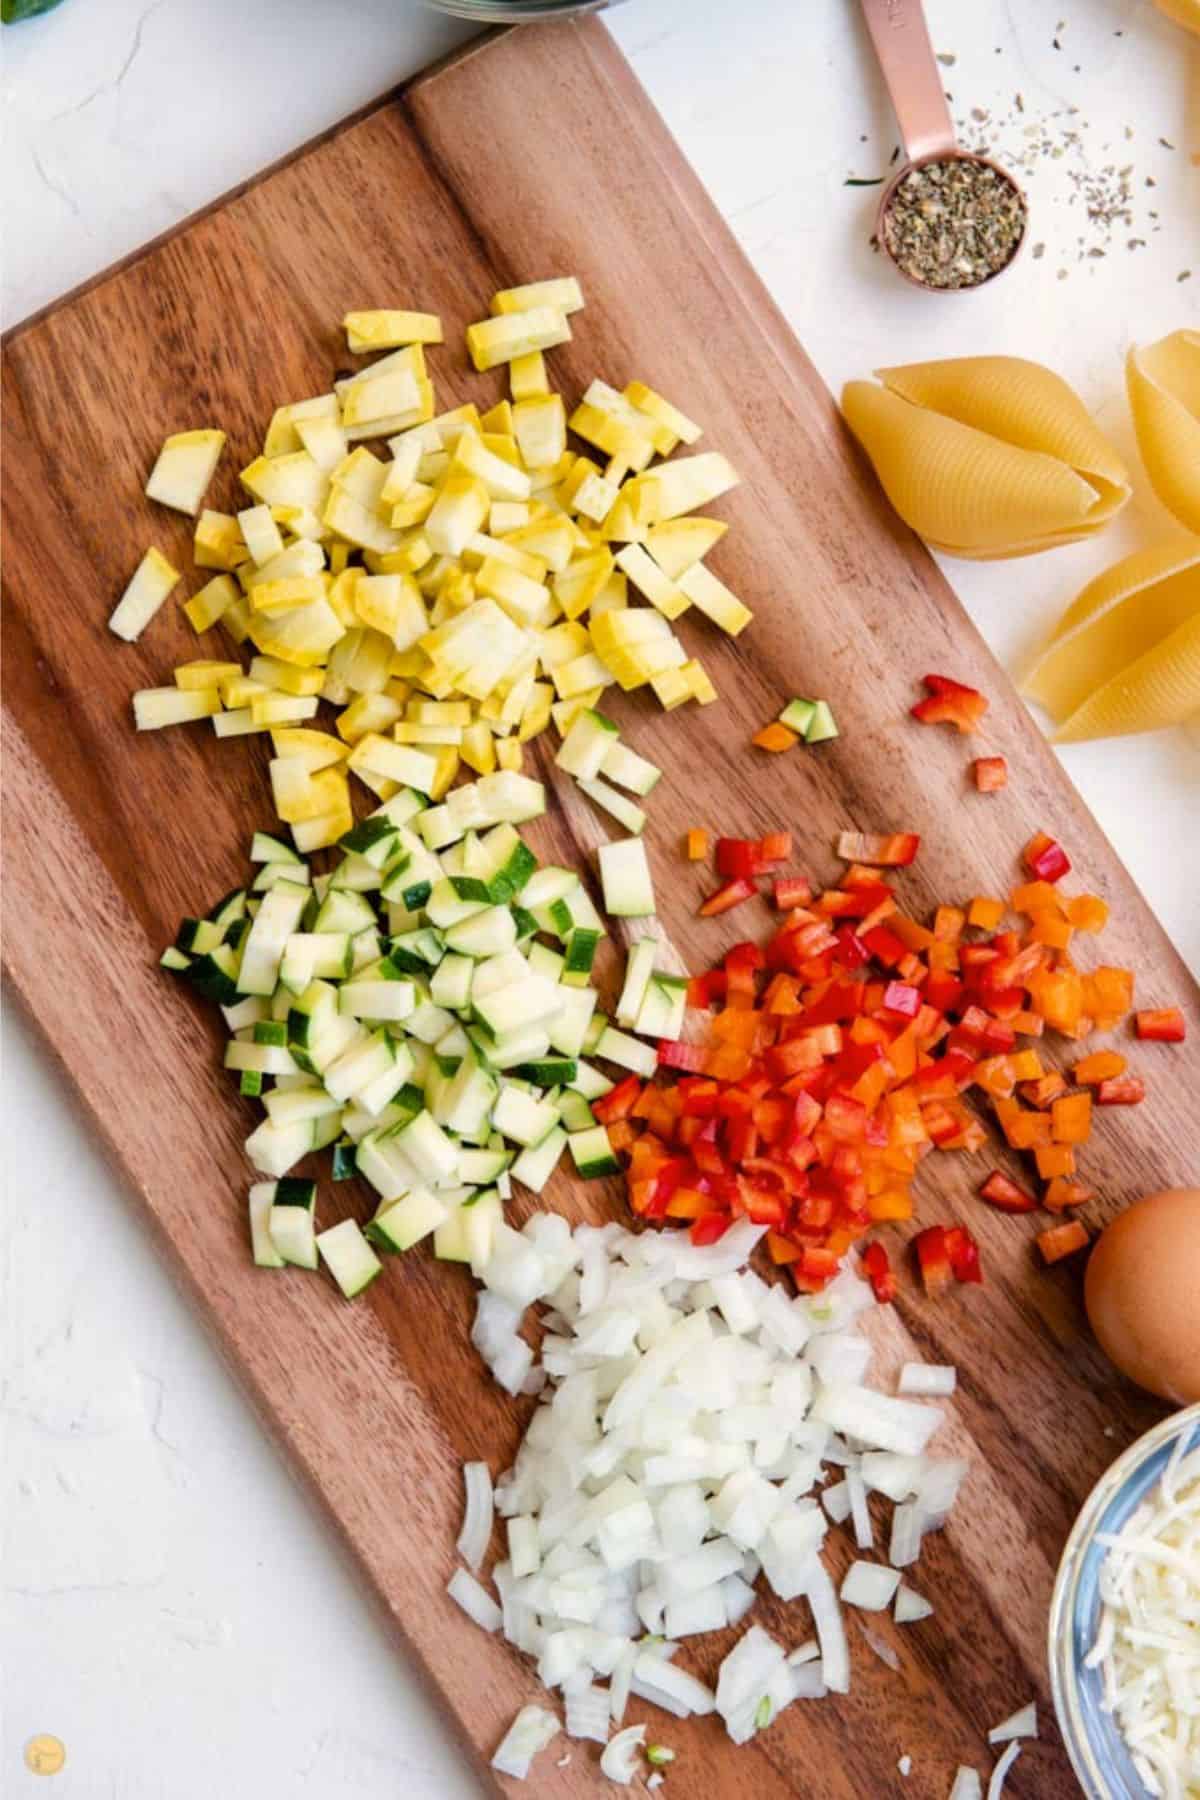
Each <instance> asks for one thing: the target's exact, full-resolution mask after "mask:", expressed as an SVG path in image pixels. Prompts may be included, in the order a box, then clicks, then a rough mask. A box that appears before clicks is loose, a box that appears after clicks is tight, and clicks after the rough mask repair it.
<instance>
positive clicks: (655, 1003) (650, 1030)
mask: <svg viewBox="0 0 1200 1800" xmlns="http://www.w3.org/2000/svg"><path fill="white" fill-rule="evenodd" d="M687 987H688V984H687V982H686V981H684V980H681V979H680V978H679V977H678V976H676V975H653V976H651V978H650V985H649V987H648V988H647V989H646V993H645V995H644V997H643V1000H642V1004H641V1007H640V1008H639V1010H638V1016H637V1022H636V1024H635V1025H634V1030H635V1031H639V1032H641V1034H642V1036H643V1037H653V1038H671V1039H674V1038H677V1037H678V1036H679V1033H680V1032H681V1031H682V1029H683V1021H684V1018H685V1016H686V1013H687Z"/></svg>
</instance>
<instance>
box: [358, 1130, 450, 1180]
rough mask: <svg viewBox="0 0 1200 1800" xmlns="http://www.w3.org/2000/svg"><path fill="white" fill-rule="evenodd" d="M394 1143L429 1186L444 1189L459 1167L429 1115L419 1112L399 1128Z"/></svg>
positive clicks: (448, 1144)
mask: <svg viewBox="0 0 1200 1800" xmlns="http://www.w3.org/2000/svg"><path fill="white" fill-rule="evenodd" d="M395 1142H396V1145H397V1148H398V1149H399V1150H400V1151H401V1153H402V1154H403V1155H404V1156H405V1157H407V1158H408V1160H409V1161H410V1162H411V1163H412V1165H413V1167H414V1168H415V1169H416V1170H417V1171H418V1174H419V1175H420V1178H421V1180H422V1181H425V1182H428V1183H429V1185H430V1186H431V1187H440V1186H444V1185H445V1184H446V1183H448V1182H449V1181H451V1180H452V1179H453V1176H454V1173H455V1171H456V1169H457V1167H458V1153H457V1151H456V1150H455V1148H454V1145H453V1143H452V1142H451V1140H450V1139H449V1138H448V1137H447V1136H446V1134H445V1132H444V1131H443V1130H442V1128H441V1126H440V1125H439V1124H438V1122H437V1120H436V1119H435V1118H434V1116H433V1114H432V1113H428V1112H423V1113H418V1114H417V1116H416V1118H415V1119H412V1120H411V1121H410V1122H409V1123H408V1124H407V1125H402V1126H401V1127H400V1130H399V1131H398V1132H397V1133H396V1137H395ZM360 1160H361V1159H360Z"/></svg>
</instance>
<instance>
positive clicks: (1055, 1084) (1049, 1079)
mask: <svg viewBox="0 0 1200 1800" xmlns="http://www.w3.org/2000/svg"><path fill="white" fill-rule="evenodd" d="M1066 1085H1067V1083H1066V1078H1065V1076H1063V1075H1061V1074H1060V1073H1059V1071H1058V1070H1057V1069H1050V1070H1048V1071H1047V1073H1046V1074H1045V1075H1039V1076H1038V1077H1037V1078H1036V1080H1033V1081H1025V1082H1022V1084H1021V1098H1022V1100H1027V1101H1028V1102H1029V1104H1030V1106H1035V1107H1036V1108H1037V1110H1038V1111H1039V1112H1045V1110H1046V1108H1047V1107H1048V1106H1050V1105H1051V1104H1052V1103H1053V1102H1054V1101H1055V1100H1057V1099H1058V1096H1059V1095H1060V1094H1061V1093H1063V1092H1064V1090H1065V1088H1066Z"/></svg>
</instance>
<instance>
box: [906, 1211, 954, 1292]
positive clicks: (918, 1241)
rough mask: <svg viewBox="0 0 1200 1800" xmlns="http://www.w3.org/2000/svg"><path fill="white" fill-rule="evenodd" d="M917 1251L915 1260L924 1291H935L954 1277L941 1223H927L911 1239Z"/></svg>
mask: <svg viewBox="0 0 1200 1800" xmlns="http://www.w3.org/2000/svg"><path fill="white" fill-rule="evenodd" d="M913 1243H914V1246H915V1248H916V1252H917V1262H918V1264H919V1266H920V1270H921V1280H922V1281H923V1282H924V1284H925V1291H926V1293H930V1294H933V1293H936V1292H937V1290H938V1289H939V1288H943V1287H945V1286H946V1283H947V1282H948V1281H952V1280H953V1278H954V1270H953V1269H952V1267H951V1265H950V1257H949V1255H948V1253H947V1250H946V1230H945V1227H944V1226H942V1225H927V1226H926V1227H925V1230H924V1231H919V1232H918V1233H917V1235H916V1237H915V1238H914V1239H913Z"/></svg>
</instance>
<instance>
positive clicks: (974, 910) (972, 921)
mask: <svg viewBox="0 0 1200 1800" xmlns="http://www.w3.org/2000/svg"><path fill="white" fill-rule="evenodd" d="M1003 917H1004V902H1003V900H990V899H988V898H986V897H985V896H984V895H982V894H976V896H975V898H974V900H972V902H971V904H970V906H969V907H968V908H967V924H968V925H978V926H979V928H980V930H981V931H995V929H996V927H997V925H998V924H999V923H1000V921H1001V919H1002V918H1003Z"/></svg>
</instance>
